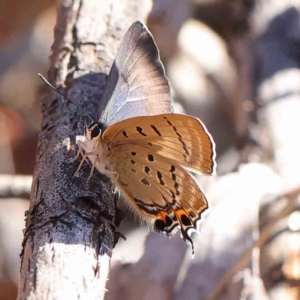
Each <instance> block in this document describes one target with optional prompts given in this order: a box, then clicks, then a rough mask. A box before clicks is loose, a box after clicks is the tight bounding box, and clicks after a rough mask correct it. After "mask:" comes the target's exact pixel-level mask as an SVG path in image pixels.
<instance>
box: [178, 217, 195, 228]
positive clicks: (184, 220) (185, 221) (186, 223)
mask: <svg viewBox="0 0 300 300" xmlns="http://www.w3.org/2000/svg"><path fill="white" fill-rule="evenodd" d="M180 219H181V222H182V224H183V225H184V226H191V225H192V223H191V221H190V219H189V218H188V217H187V216H186V215H181V218H180Z"/></svg>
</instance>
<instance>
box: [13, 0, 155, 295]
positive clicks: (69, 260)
mask: <svg viewBox="0 0 300 300" xmlns="http://www.w3.org/2000/svg"><path fill="white" fill-rule="evenodd" d="M150 7H151V4H150V2H149V1H146V0H145V1H134V0H127V1H125V0H124V1H118V3H116V1H113V0H105V1H97V0H74V1H67V0H65V1H63V0H62V1H60V2H59V4H58V17H57V24H56V27H55V40H54V43H53V46H52V56H51V65H50V70H49V73H48V78H49V80H50V81H51V82H52V84H54V85H55V86H58V87H63V89H61V91H62V92H63V93H64V94H66V95H67V96H68V97H69V98H71V99H72V100H73V101H74V102H75V103H77V104H78V105H80V106H81V107H82V108H83V109H84V110H85V111H86V112H87V113H89V114H90V115H91V116H92V117H94V116H96V111H97V107H98V105H99V101H100V98H101V93H102V90H103V87H104V84H105V80H106V76H107V73H108V72H109V69H110V67H111V65H112V62H113V59H114V57H115V54H116V52H117V48H118V45H119V43H120V41H121V38H122V37H123V34H124V33H125V31H126V30H127V28H128V27H129V26H130V25H131V23H132V22H134V21H135V20H137V19H141V20H144V19H145V17H146V15H147V13H148V12H149V9H150ZM85 121H86V122H89V120H85V118H84V117H83V116H82V114H81V113H80V112H79V111H78V110H76V108H75V107H74V105H72V104H71V103H68V102H66V101H65V100H64V99H63V98H62V97H60V96H58V95H57V94H56V93H55V92H53V93H51V95H49V96H48V97H46V98H45V99H44V100H43V103H42V124H41V133H40V136H39V143H38V150H37V156H36V165H35V171H34V177H33V185H32V192H31V199H30V209H29V211H28V212H27V217H26V229H25V230H24V241H23V251H22V253H21V263H22V264H21V278H20V283H19V293H18V299H39V300H41V299H102V298H103V296H104V293H105V291H106V289H105V285H106V281H107V278H108V273H109V265H110V257H111V255H112V249H113V248H114V245H115V243H116V242H117V240H118V235H117V233H116V232H115V230H116V225H117V223H118V222H119V221H120V218H118V215H117V212H118V210H117V208H116V200H115V198H114V197H112V195H111V193H110V190H111V185H110V182H109V180H108V178H106V177H104V176H102V175H100V174H99V173H98V172H95V173H94V175H93V176H92V178H91V180H90V181H89V182H87V178H88V175H89V171H90V166H89V165H87V164H84V166H83V168H82V170H81V171H80V172H79V174H78V175H77V176H75V177H74V178H73V175H74V173H75V171H76V169H77V167H78V164H79V162H80V160H76V161H73V158H74V156H75V155H76V150H77V147H76V146H75V144H76V136H77V135H82V134H83V130H84V122H85Z"/></svg>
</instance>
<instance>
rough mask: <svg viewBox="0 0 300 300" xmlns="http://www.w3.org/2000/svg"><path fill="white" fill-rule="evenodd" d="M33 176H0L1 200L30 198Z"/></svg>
mask: <svg viewBox="0 0 300 300" xmlns="http://www.w3.org/2000/svg"><path fill="white" fill-rule="evenodd" d="M31 184H32V176H26V175H24V176H22V175H0V198H28V199H29V197H30V190H31Z"/></svg>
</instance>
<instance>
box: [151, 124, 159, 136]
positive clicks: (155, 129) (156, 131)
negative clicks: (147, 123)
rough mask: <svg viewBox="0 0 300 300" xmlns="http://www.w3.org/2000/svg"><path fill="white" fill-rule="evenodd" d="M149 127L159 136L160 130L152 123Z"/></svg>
mask: <svg viewBox="0 0 300 300" xmlns="http://www.w3.org/2000/svg"><path fill="white" fill-rule="evenodd" d="M151 128H152V129H153V131H154V132H155V133H156V134H157V135H158V136H161V133H160V131H159V130H158V129H157V128H156V127H155V126H154V125H151Z"/></svg>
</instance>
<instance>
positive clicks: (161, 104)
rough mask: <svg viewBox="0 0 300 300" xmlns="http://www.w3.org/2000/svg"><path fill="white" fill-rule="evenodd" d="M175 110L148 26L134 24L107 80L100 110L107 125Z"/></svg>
mask: <svg viewBox="0 0 300 300" xmlns="http://www.w3.org/2000/svg"><path fill="white" fill-rule="evenodd" d="M171 111H172V99H171V95H170V86H169V81H168V79H167V78H166V76H165V72H164V68H163V65H162V63H161V61H160V58H159V52H158V49H157V46H156V45H155V42H154V40H153V37H152V35H151V33H150V32H149V31H148V29H147V27H146V26H145V25H144V24H143V23H141V22H140V21H137V22H135V23H133V24H132V25H131V27H130V28H129V29H128V31H127V33H126V34H125V36H124V38H123V41H122V43H121V45H120V48H119V51H118V54H117V56H116V59H115V61H114V64H113V66H112V68H111V71H110V74H109V76H108V79H107V84H106V86H105V89H104V92H103V97H102V101H101V104H100V108H99V112H102V114H101V116H100V122H101V123H102V124H104V126H105V127H108V126H110V125H111V124H113V123H116V122H118V121H121V120H124V119H128V118H131V117H136V116H143V115H156V114H160V113H168V112H171Z"/></svg>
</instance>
